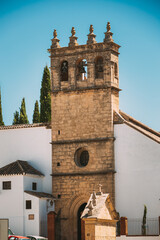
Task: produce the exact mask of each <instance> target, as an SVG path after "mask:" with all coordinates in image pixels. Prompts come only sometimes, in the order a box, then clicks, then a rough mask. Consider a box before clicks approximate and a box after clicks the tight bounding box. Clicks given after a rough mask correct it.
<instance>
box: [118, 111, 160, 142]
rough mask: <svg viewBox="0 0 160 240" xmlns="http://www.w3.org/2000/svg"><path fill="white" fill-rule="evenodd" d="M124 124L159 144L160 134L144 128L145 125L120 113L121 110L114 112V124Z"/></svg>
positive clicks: (146, 127)
mask: <svg viewBox="0 0 160 240" xmlns="http://www.w3.org/2000/svg"><path fill="white" fill-rule="evenodd" d="M122 123H125V124H127V125H128V126H130V127H132V128H134V129H136V130H137V131H139V132H141V133H142V134H144V135H146V136H147V137H149V138H151V139H152V140H154V141H156V142H158V143H160V133H159V132H157V131H155V130H153V129H152V128H150V127H148V126H146V125H145V124H143V123H141V122H139V121H137V120H136V119H134V118H133V117H131V116H129V115H128V114H126V113H124V112H122V111H121V110H120V111H119V113H118V112H116V111H115V112H114V124H122Z"/></svg>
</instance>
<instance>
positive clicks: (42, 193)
mask: <svg viewBox="0 0 160 240" xmlns="http://www.w3.org/2000/svg"><path fill="white" fill-rule="evenodd" d="M24 192H25V193H28V194H30V195H32V196H35V197H38V198H48V199H55V197H54V196H53V195H52V194H49V193H44V192H33V191H24Z"/></svg>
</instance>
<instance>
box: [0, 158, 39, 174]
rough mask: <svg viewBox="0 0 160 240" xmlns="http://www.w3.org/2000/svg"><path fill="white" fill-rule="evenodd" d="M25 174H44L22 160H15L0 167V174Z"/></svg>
mask: <svg viewBox="0 0 160 240" xmlns="http://www.w3.org/2000/svg"><path fill="white" fill-rule="evenodd" d="M26 174H33V175H38V176H44V175H43V174H42V173H41V172H40V171H38V170H36V169H35V168H33V167H32V166H31V165H30V164H29V163H28V162H27V161H22V160H17V161H15V162H12V163H10V164H8V165H6V166H4V167H2V168H0V175H26Z"/></svg>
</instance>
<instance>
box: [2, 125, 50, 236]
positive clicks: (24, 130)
mask: <svg viewBox="0 0 160 240" xmlns="http://www.w3.org/2000/svg"><path fill="white" fill-rule="evenodd" d="M50 141H51V129H50V128H48V126H46V125H44V124H29V125H15V126H4V127H1V128H0V218H8V219H9V226H10V228H11V229H12V230H13V232H14V233H16V234H21V235H27V234H34V235H46V234H47V232H46V231H47V213H48V212H49V211H53V210H54V198H53V196H52V195H51V194H52V183H51V176H50V174H51V169H52V168H51V166H52V162H51V145H50Z"/></svg>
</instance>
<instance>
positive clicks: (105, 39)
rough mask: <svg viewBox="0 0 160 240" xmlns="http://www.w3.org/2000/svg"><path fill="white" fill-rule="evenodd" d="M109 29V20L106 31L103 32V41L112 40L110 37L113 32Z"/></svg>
mask: <svg viewBox="0 0 160 240" xmlns="http://www.w3.org/2000/svg"><path fill="white" fill-rule="evenodd" d="M110 30H111V25H110V22H108V23H107V32H105V33H104V34H105V38H104V43H107V42H113V39H112V35H113V33H112V32H111V31H110Z"/></svg>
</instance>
